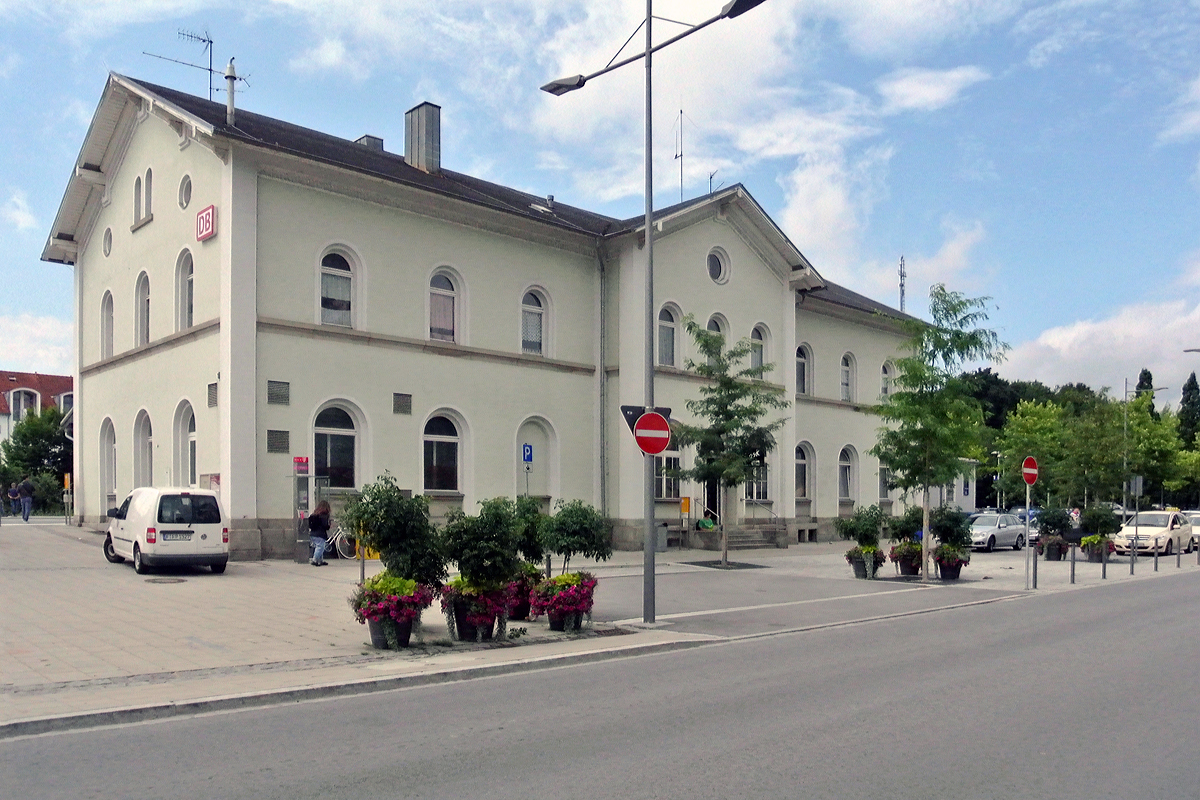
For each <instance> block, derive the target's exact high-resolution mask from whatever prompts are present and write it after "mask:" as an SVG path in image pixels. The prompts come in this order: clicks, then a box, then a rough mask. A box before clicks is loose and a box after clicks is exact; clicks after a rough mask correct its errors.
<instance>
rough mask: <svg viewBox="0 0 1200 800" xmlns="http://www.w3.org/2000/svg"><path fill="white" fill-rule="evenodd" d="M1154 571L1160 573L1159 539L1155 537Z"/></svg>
mask: <svg viewBox="0 0 1200 800" xmlns="http://www.w3.org/2000/svg"><path fill="white" fill-rule="evenodd" d="M1154 571H1155V572H1158V537H1157V536H1155V537H1154Z"/></svg>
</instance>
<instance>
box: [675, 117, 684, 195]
mask: <svg viewBox="0 0 1200 800" xmlns="http://www.w3.org/2000/svg"><path fill="white" fill-rule="evenodd" d="M681 105H682V104H681ZM678 144H679V147H678V148H676V150H675V158H676V159H678V161H679V202H681V203H682V202H683V109H682V108H680V109H679V142H678Z"/></svg>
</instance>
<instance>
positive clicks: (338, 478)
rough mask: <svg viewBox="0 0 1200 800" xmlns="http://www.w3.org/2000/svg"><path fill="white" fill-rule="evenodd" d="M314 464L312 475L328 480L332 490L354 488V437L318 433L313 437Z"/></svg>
mask: <svg viewBox="0 0 1200 800" xmlns="http://www.w3.org/2000/svg"><path fill="white" fill-rule="evenodd" d="M314 444H315V445H316V447H315V448H314V449H315V450H316V452H315V453H314V454H313V455H314V456H315V458H314V460H315V461H316V464H315V466H314V468H313V474H314V475H315V476H316V477H318V478H329V486H330V487H331V488H334V489H353V488H354V437H353V436H344V435H341V434H336V433H318V434H316V435H315V436H314Z"/></svg>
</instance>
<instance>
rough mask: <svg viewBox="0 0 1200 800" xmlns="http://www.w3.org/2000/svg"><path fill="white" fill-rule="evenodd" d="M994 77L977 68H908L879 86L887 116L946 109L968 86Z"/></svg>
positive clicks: (896, 72)
mask: <svg viewBox="0 0 1200 800" xmlns="http://www.w3.org/2000/svg"><path fill="white" fill-rule="evenodd" d="M990 77H991V76H990V75H989V74H988V73H987V72H986V71H985V70H983V69H980V68H979V67H975V66H963V67H956V68H954V69H946V70H936V69H919V68H916V67H907V68H905V69H899V70H896V71H895V72H893V73H891V74H890V75H885V76H884V77H882V78H880V79H879V81H878V82H877V83H876V87H877V88H878V90H879V94H880V96H881V97H882V98H883V108H882V109H881V111H882V113H884V114H894V113H897V112H900V111H936V110H937V109H939V108H944V107H946V106H948V105H950V104H951V103H953V102H954V101H955V100H957V99H958V97H959V95H960V94H962V92H963V90H964V89H966V88H967V87H969V86H971V85H973V84H976V83H979V82H980V81H985V80H988V79H989V78H990Z"/></svg>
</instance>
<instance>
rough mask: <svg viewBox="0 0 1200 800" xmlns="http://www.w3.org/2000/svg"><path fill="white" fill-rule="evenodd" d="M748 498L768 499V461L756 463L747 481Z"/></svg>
mask: <svg viewBox="0 0 1200 800" xmlns="http://www.w3.org/2000/svg"><path fill="white" fill-rule="evenodd" d="M746 499H747V500H767V499H769V498H768V497H767V465H766V462H759V463H758V464H755V465H754V466H753V467H752V468H751V471H750V476H749V478H748V479H747V481H746Z"/></svg>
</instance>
